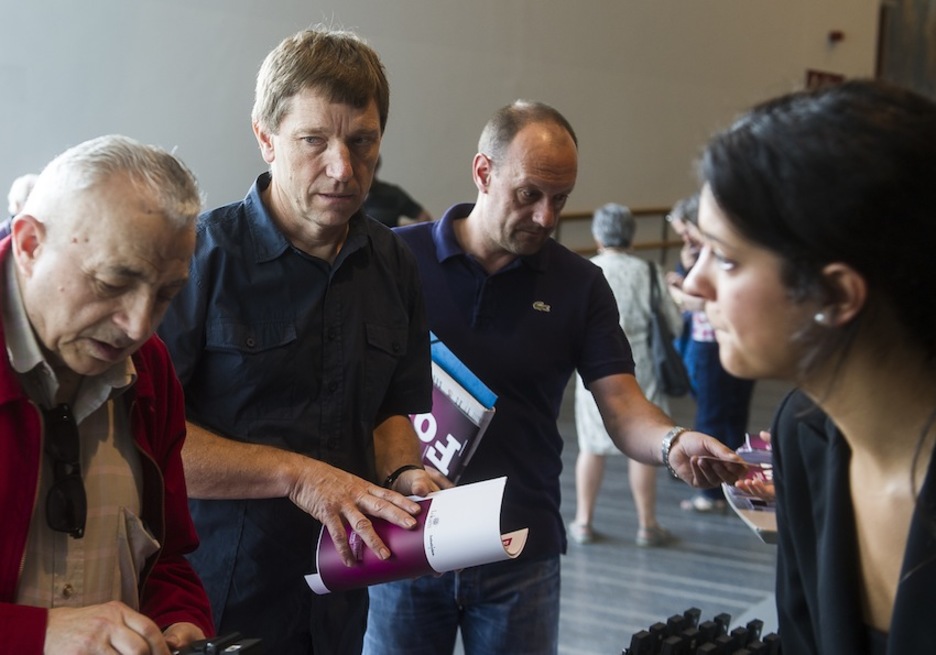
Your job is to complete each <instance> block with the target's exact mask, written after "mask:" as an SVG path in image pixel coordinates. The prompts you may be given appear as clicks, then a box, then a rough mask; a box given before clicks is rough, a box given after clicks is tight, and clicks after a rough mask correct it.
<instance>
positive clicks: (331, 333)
mask: <svg viewBox="0 0 936 655" xmlns="http://www.w3.org/2000/svg"><path fill="white" fill-rule="evenodd" d="M337 336H338V328H333V327H330V328H328V331H327V332H326V333H325V338H326V339H328V340H329V341H334V340H335V337H337Z"/></svg>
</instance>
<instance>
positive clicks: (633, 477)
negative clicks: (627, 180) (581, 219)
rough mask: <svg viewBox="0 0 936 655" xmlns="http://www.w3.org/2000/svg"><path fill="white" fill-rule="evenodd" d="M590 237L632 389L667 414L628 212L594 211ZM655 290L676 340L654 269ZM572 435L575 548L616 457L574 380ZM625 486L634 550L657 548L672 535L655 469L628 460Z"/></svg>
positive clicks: (586, 533) (672, 308)
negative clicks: (614, 311)
mask: <svg viewBox="0 0 936 655" xmlns="http://www.w3.org/2000/svg"><path fill="white" fill-rule="evenodd" d="M591 230H592V236H593V237H594V239H595V244H596V245H597V247H598V254H597V255H596V256H595V257H592V259H591V261H592V262H594V263H595V264H596V265H597V266H598V267H599V268H601V270H602V272H603V273H604V276H605V277H606V278H607V279H608V283H609V284H610V286H611V291H613V292H614V299H615V301H616V303H617V308H618V314H619V315H620V323H621V328H622V329H623V330H624V334H625V335H627V340H628V342H629V343H630V347H631V352H632V353H633V356H634V369H635V375H636V376H637V384H639V385H640V388H641V389H642V390H643V392H644V395H645V396H646V397H647V399H648V400H649V401H650V402H652V403H653V404H654V405H656V406H657V407H659V408H660V409H662V410H663V411H664V412H669V403H668V401H667V398H666V396H665V395H664V394H663V392H662V390H661V389H660V387H659V383H658V382H657V379H656V377H655V375H654V371H653V361H652V356H651V353H650V341H649V337H650V312H651V309H650V275H651V272H650V267H649V266H648V265H647V261H646V260H644V259H641V258H639V257H636V256H634V255H632V254H631V253H630V252H629V251H630V248H631V245H632V243H633V239H634V233H635V232H636V230H637V223H636V221H635V220H634V216H633V214H631V212H630V210H629V209H628V208H627V207H625V206H623V205H618V204H615V203H609V204H607V205H604V206H602V207H600V208H599V209H598V210H596V211H595V213H594V216H593V217H592V225H591ZM653 275H656V277H657V288H658V289H659V290H660V306H661V310H662V312H663V316H664V317H665V319H666V321H667V323H668V325H669V328H670V330H671V331H672V332H673V334H675V335H679V333H680V332H681V330H682V317H681V316H680V313H679V309H678V308H677V307H676V304H675V303H674V302H673V299H672V297H671V296H670V294H668V293H665V291H664V290H665V289H666V281H665V280H664V278H663V273H662V272H661V270H660V269H659V268H656V267H654V272H653ZM575 429H576V433H577V434H578V444H579V454H578V458H577V459H576V464H575V490H576V508H575V520H574V521H573V522H572V523H571V524H570V525H569V536H571V537H572V539H573V540H574V541H576V542H578V543H580V544H587V543H590V542H591V541H593V539H594V536H595V535H594V530H593V528H592V518H593V516H594V511H595V503H596V501H597V499H598V492H599V490H600V489H601V482H602V478H603V477H604V469H605V457H606V456H608V455H619V454H621V451H620V450H619V449H618V447H617V446H616V445H615V444H614V442H613V441H612V440H611V437H610V436H608V433H607V431H606V430H605V427H604V423H603V422H602V420H601V414H600V413H599V411H598V405H597V403H596V402H595V398H594V396H592V394H590V393H589V392H588V390H587V389H586V388H585V384H584V383H583V382H582V378H581V377H580V376H576V385H575ZM627 474H628V482H629V483H630V489H631V493H632V494H633V496H634V505H635V506H636V508H637V522H638V530H637V537H636V543H637V545H638V546H645V547H653V546H663V545H665V544H666V543H668V542H669V541H671V540H672V535H671V534H670V533H669V532H668V531H667V530H666V529H665V528H663V527H662V526H661V525H660V524H659V523H658V522H657V518H656V477H657V476H656V467H655V466H650V465H647V464H643V463H641V462H638V461H636V460H633V459H631V460H630V461H629V462H628V467H627Z"/></svg>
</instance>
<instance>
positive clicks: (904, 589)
mask: <svg viewBox="0 0 936 655" xmlns="http://www.w3.org/2000/svg"><path fill="white" fill-rule="evenodd" d="M772 434H773V435H774V438H773V443H774V446H773V449H774V453H773V457H774V476H775V481H776V487H777V523H778V529H779V540H778V548H779V552H778V562H777V611H778V618H779V633H780V641H781V643H782V645H783V652H784V654H785V655H877V653H880V652H885V651H874V650H871V646H870V644H869V638H868V630H867V627H866V625H865V623H864V621H863V619H862V616H861V603H860V595H859V593H860V592H859V585H858V571H859V566H858V550H857V536H856V533H855V519H854V514H853V512H852V508H851V502H850V495H849V493H850V492H849V484H848V464H849V459H850V456H851V450H850V448H849V447H848V444H847V443H846V442H845V439H844V438H843V437H842V435H841V433H840V432H839V431H838V429H837V428H836V427H835V425H834V424H833V423H832V421H831V419H829V418H828V417H827V416H826V415H825V414H824V413H823V412H822V410H820V409H819V408H818V407H816V406H815V404H813V402H812V401H811V400H810V399H809V398H808V397H807V396H806V395H805V394H803V393H801V392H798V391H794V392H792V393H791V394H790V395H788V396H787V398H786V399H785V400H784V401H783V403H781V405H780V409H779V411H778V413H777V417H776V419H775V421H774V425H773V428H772ZM881 438H882V439H886V438H887V435H881ZM934 460H936V458H934V459H931V461H930V464H929V468H928V472H927V477H926V480H925V482H924V485H923V488H922V491H921V492H920V498H919V500H918V503H917V508H916V511H915V513H914V516H913V519H912V521H911V525H910V533H909V538H908V540H907V550H906V551H905V553H904V561H903V566H902V574H901V577H902V580H903V582H901V583H900V585H899V587H898V589H897V599H896V601H895V604H894V613H893V619H892V621H891V629H890V635H889V637H888V640H887V642H888V643H887V650H886V653H887V654H888V655H910V654H913V655H916V654H923V653H936V482H934V478H936V475H934V473H933V471H934V468H936V464H934ZM909 476H910V472H909V471H908V472H907V477H908V481H909Z"/></svg>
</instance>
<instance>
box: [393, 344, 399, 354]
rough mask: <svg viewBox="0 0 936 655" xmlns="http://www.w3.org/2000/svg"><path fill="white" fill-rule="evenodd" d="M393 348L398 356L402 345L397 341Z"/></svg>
mask: <svg viewBox="0 0 936 655" xmlns="http://www.w3.org/2000/svg"><path fill="white" fill-rule="evenodd" d="M392 347H393V353H394V354H395V355H398V354H399V353H400V344H398V343H397V342H396V341H394V342H393V346H392Z"/></svg>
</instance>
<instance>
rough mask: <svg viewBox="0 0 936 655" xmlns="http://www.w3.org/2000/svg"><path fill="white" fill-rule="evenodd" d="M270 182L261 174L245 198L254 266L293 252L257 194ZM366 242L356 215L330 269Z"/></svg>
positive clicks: (360, 218)
mask: <svg viewBox="0 0 936 655" xmlns="http://www.w3.org/2000/svg"><path fill="white" fill-rule="evenodd" d="M272 180H273V176H272V175H271V174H270V172H269V171H267V172H266V173H263V174H261V175H260V176H259V177H257V179H256V180H255V181H254V183H253V186H251V187H250V191H249V192H248V193H247V197H246V198H245V199H244V206H245V214H246V216H247V227H248V230H249V232H250V237H251V240H252V242H253V244H254V258H255V261H256V263H263V262H268V261H272V260H274V259H276V258H277V257H279V256H280V255H282V254H283V253H284V252H286V251H287V250H289V249H291V248H292V244H290V243H289V240H288V239H287V238H286V236H285V235H284V234H283V232H282V231H281V230H280V229H279V227H277V225H276V223H274V222H273V217H272V216H270V212H269V210H268V209H267V208H266V205H264V204H263V200H262V199H261V197H260V194H261V193H263V192H264V191H265V190H266V189H267V187H269V186H270V182H272ZM368 241H369V235H368V232H367V221H366V220H365V219H364V215H363V214H361V212H360V211H358V212H356V213H355V214H354V216H352V217H351V220H350V221H349V223H348V236H347V237H346V238H345V242H344V245H342V247H341V251H340V252H339V253H338V257H337V258H336V259H335V264H334V266H333V268H337V267H338V265H339V264H340V263H341V262H342V261H344V260H345V259H347V257H348V255H349V254H350V253H352V252H354V251H355V250H358V249H360V248H363V247H364V245H365V244H367V243H368Z"/></svg>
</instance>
